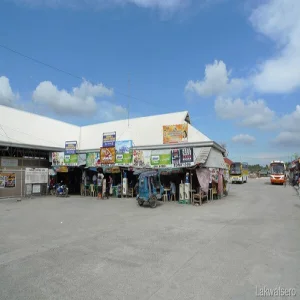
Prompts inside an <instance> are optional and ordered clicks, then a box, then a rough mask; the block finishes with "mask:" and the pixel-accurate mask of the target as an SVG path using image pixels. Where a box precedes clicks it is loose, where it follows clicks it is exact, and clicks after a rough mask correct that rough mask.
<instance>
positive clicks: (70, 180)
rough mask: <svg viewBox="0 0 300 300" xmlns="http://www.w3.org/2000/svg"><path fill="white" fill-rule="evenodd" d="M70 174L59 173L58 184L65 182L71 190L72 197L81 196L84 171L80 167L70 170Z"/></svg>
mask: <svg viewBox="0 0 300 300" xmlns="http://www.w3.org/2000/svg"><path fill="white" fill-rule="evenodd" d="M68 169H69V170H68V173H60V172H58V173H57V182H58V183H60V182H63V183H64V184H66V185H67V186H68V188H69V194H70V195H80V183H81V178H82V170H81V169H80V168H78V167H74V168H71V167H69V168H68Z"/></svg>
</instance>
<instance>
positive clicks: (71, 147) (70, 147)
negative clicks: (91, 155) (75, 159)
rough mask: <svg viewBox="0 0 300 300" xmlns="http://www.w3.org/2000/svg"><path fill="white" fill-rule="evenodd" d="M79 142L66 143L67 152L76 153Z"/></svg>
mask: <svg viewBox="0 0 300 300" xmlns="http://www.w3.org/2000/svg"><path fill="white" fill-rule="evenodd" d="M76 147H77V142H76V141H71V142H66V143H65V154H67V155H70V154H75V153H76Z"/></svg>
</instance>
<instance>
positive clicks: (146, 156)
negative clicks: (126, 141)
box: [132, 150, 151, 167]
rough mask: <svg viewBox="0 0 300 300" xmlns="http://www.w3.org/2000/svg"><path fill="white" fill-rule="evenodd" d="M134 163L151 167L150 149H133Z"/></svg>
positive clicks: (136, 165) (137, 165)
mask: <svg viewBox="0 0 300 300" xmlns="http://www.w3.org/2000/svg"><path fill="white" fill-rule="evenodd" d="M132 152H133V165H134V166H135V167H150V157H151V151H150V150H145V151H143V150H133V151H132Z"/></svg>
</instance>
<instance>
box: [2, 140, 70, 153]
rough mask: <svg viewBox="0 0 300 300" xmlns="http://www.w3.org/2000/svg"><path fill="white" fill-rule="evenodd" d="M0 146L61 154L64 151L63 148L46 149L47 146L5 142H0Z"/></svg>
mask: <svg viewBox="0 0 300 300" xmlns="http://www.w3.org/2000/svg"><path fill="white" fill-rule="evenodd" d="M0 146H5V147H16V148H26V149H36V150H45V151H49V152H63V151H65V149H64V148H59V147H47V146H37V145H28V144H17V143H7V142H0Z"/></svg>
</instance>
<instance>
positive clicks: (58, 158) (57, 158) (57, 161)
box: [52, 152, 65, 166]
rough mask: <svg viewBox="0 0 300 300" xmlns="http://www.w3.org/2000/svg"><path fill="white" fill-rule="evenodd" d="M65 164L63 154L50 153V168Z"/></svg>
mask: <svg viewBox="0 0 300 300" xmlns="http://www.w3.org/2000/svg"><path fill="white" fill-rule="evenodd" d="M64 164H65V154H64V152H52V166H63V165H64Z"/></svg>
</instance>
